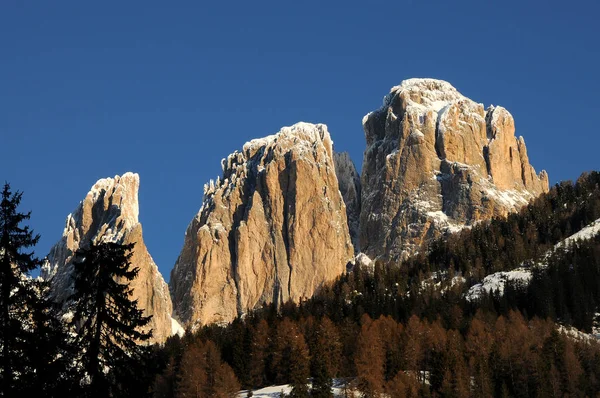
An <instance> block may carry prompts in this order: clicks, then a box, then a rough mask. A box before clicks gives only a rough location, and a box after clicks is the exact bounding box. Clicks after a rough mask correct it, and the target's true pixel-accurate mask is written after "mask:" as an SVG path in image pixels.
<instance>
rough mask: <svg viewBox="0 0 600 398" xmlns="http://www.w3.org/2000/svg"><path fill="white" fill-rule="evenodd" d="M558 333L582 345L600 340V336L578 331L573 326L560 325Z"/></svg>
mask: <svg viewBox="0 0 600 398" xmlns="http://www.w3.org/2000/svg"><path fill="white" fill-rule="evenodd" d="M558 331H559V332H560V333H562V334H564V335H566V336H567V337H569V338H570V339H571V340H575V341H579V342H582V343H591V342H594V341H598V340H600V336H598V335H594V334H589V333H584V332H582V331H580V330H577V329H576V328H574V327H573V326H564V325H559V326H558Z"/></svg>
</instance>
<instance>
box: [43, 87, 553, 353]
mask: <svg viewBox="0 0 600 398" xmlns="http://www.w3.org/2000/svg"><path fill="white" fill-rule="evenodd" d="M363 128H364V132H365V151H364V156H363V159H362V168H361V174H360V175H359V173H358V172H357V169H356V167H355V165H354V163H353V161H352V160H351V159H350V157H349V155H348V154H347V153H337V152H335V150H334V144H333V140H332V135H333V133H330V132H329V130H328V128H327V126H326V125H324V124H310V123H297V124H295V125H293V126H289V127H283V128H282V129H281V130H280V131H279V132H277V133H275V134H273V135H269V136H266V137H264V138H258V139H255V140H252V141H250V142H247V143H245V144H244V145H242V146H241V148H240V150H238V151H236V152H234V153H232V154H230V155H228V156H227V157H226V158H224V159H223V160H222V163H221V166H222V175H221V176H219V177H217V178H216V180H215V181H212V180H211V181H210V182H209V183H207V184H206V185H205V187H204V198H203V200H202V203H201V204H200V210H199V211H198V213H197V214H196V216H194V218H193V219H192V220H191V222H190V224H189V226H188V227H187V230H186V231H185V235H184V238H183V243H182V249H181V252H180V254H179V257H178V259H177V261H176V263H175V265H174V267H173V270H172V271H171V275H170V281H169V285H168V286H167V284H166V283H165V281H164V279H163V277H162V276H161V275H160V273H159V271H158V268H157V266H156V264H155V263H154V261H153V260H152V257H151V255H150V252H149V249H148V248H147V247H146V246H145V244H144V239H143V232H142V226H141V224H140V223H139V220H138V214H139V203H138V189H139V184H140V178H139V176H138V175H137V174H134V173H129V172H128V173H124V174H123V175H121V176H115V177H114V178H105V179H102V180H99V181H98V182H96V183H95V184H94V185H93V186H92V188H91V190H90V191H89V192H88V194H87V195H86V196H85V198H84V200H83V201H82V202H81V203H80V204H79V205H78V206H77V207H76V209H75V210H74V211H73V213H71V214H69V215H68V216H67V219H66V225H65V229H64V232H63V235H62V237H61V239H60V240H59V241H58V242H57V243H56V245H55V246H54V247H53V248H52V249H51V251H50V253H49V254H48V256H47V259H46V263H45V265H44V268H43V271H42V277H43V278H44V279H46V280H48V281H50V282H51V285H52V290H53V294H54V297H55V298H56V299H57V300H59V301H61V300H62V301H64V300H65V299H66V297H68V295H69V292H70V291H71V289H72V286H71V278H70V275H71V273H72V259H73V254H74V253H75V251H76V250H77V249H79V248H81V247H84V246H86V245H89V244H90V243H92V242H103V241H110V242H120V243H135V249H134V256H133V258H132V265H133V266H137V267H139V268H140V274H139V276H138V278H137V279H136V280H135V282H134V284H133V288H134V295H135V298H136V299H137V300H138V302H139V304H140V307H141V308H144V310H145V313H146V315H152V316H153V319H152V324H151V325H150V327H151V328H152V329H153V330H154V339H155V341H158V342H162V341H165V340H166V338H167V337H169V336H170V335H172V334H173V333H181V330H182V327H185V328H190V329H192V330H193V329H196V328H198V327H201V326H204V325H209V324H214V323H216V324H228V323H230V322H232V321H233V320H234V319H236V318H237V317H242V316H244V315H245V314H247V313H248V312H250V311H252V310H253V309H257V308H260V307H262V306H263V305H266V304H271V303H274V304H276V305H278V306H281V305H283V304H284V303H286V302H288V301H293V302H296V303H298V302H301V301H303V300H306V299H309V298H311V297H312V296H313V295H314V294H315V292H317V291H319V289H321V288H323V287H324V286H326V285H328V284H330V283H332V282H333V281H335V280H336V279H337V278H339V277H340V276H342V275H343V274H345V273H346V272H349V271H350V270H351V269H352V268H353V267H354V266H355V264H357V263H358V264H362V265H369V264H373V263H374V262H379V263H384V264H386V266H388V267H393V266H395V265H398V264H401V262H402V261H404V260H407V259H410V258H411V257H413V256H415V255H417V254H419V253H423V252H424V251H427V250H428V247H429V244H430V243H431V242H433V241H435V240H438V239H444V238H447V237H448V236H450V235H452V234H455V233H457V232H460V231H462V230H468V229H470V228H473V226H475V225H477V224H479V223H481V222H482V221H485V220H489V219H492V218H493V217H506V216H507V215H509V214H511V213H514V212H516V211H518V210H519V209H521V208H522V207H523V206H525V205H527V204H528V203H529V202H530V201H532V200H533V199H535V198H536V197H538V196H539V195H540V194H543V193H545V192H548V190H549V180H548V175H547V174H546V172H544V171H542V172H540V173H537V172H536V171H535V170H534V168H533V166H532V165H530V164H529V159H528V156H527V149H526V146H525V141H524V139H523V137H521V136H519V137H517V136H515V122H514V120H513V117H512V116H511V114H510V113H509V112H508V111H507V110H506V109H504V108H502V107H500V106H491V105H490V106H488V107H487V108H486V107H484V105H482V104H480V103H477V102H475V101H473V100H471V99H469V98H466V97H465V96H463V95H462V94H460V93H459V92H458V90H456V89H455V88H454V87H453V86H452V85H451V84H450V83H448V82H445V81H441V80H435V79H409V80H405V81H403V82H402V83H401V84H400V85H399V86H395V87H393V88H391V90H390V92H389V93H388V94H387V95H385V97H384V99H383V104H382V106H381V108H379V109H376V110H374V111H372V112H369V113H368V114H367V115H366V116H365V117H364V118H363ZM174 200H176V198H175V199H174ZM180 325H181V326H180Z"/></svg>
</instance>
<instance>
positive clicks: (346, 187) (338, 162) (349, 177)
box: [333, 152, 360, 253]
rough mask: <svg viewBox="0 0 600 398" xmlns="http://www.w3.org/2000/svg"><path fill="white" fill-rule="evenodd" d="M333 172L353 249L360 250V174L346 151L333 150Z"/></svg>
mask: <svg viewBox="0 0 600 398" xmlns="http://www.w3.org/2000/svg"><path fill="white" fill-rule="evenodd" d="M333 161H334V163H335V174H336V176H337V179H338V183H339V186H340V193H341V194H342V198H344V203H345V204H346V216H347V218H348V229H349V230H350V238H351V239H352V245H353V246H354V251H355V252H356V253H358V252H359V251H360V245H359V240H358V236H359V230H360V228H359V225H360V176H359V175H358V172H357V171H356V167H354V163H353V162H352V160H351V159H350V155H349V154H348V152H334V153H333Z"/></svg>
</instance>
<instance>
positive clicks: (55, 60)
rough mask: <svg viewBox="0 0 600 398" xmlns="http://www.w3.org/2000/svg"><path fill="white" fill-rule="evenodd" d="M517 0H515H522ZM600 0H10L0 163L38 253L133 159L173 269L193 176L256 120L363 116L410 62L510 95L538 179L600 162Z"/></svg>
mask: <svg viewBox="0 0 600 398" xmlns="http://www.w3.org/2000/svg"><path fill="white" fill-rule="evenodd" d="M524 3H526V5H524ZM598 15H600V5H599V2H598V1H591V0H590V1H577V0H575V1H568V2H566V1H522V0H521V1H512V0H511V1H503V2H481V1H435V0H428V1H423V0H421V1H400V0H397V1H393V2H376V1H369V2H366V1H364V2H354V1H343V2H342V1H340V2H334V1H325V0H321V1H295V2H290V1H283V0H280V1H273V2H266V1H239V2H237V1H224V2H217V1H215V2H210V3H208V2H203V1H189V2H179V1H174V2H165V1H160V2H158V1H144V2H141V1H140V2H134V1H119V2H116V1H104V2H90V1H60V0H57V1H41V0H39V1H20V0H3V1H2V3H1V4H0V76H1V77H0V79H1V80H0V83H1V84H0V109H1V111H0V112H1V113H0V180H7V181H9V182H10V183H11V185H12V186H13V188H14V189H19V190H22V191H24V201H23V206H22V210H32V211H33V215H32V219H31V223H30V224H31V226H32V227H33V228H34V229H35V230H36V231H37V232H38V233H40V234H41V235H42V240H41V242H40V244H39V245H38V247H37V253H38V255H39V256H44V255H45V254H46V253H47V252H48V250H49V248H50V247H51V245H52V244H53V243H54V242H56V241H57V240H58V239H59V238H60V235H61V233H62V230H63V227H64V221H65V217H66V216H67V214H68V213H70V212H71V211H72V210H73V209H74V208H75V207H76V206H77V204H78V202H79V201H80V200H82V199H83V197H84V196H85V194H86V193H87V192H88V190H89V188H90V187H91V186H92V184H93V183H94V182H95V181H96V180H97V179H99V178H102V177H107V176H114V175H115V174H122V173H124V172H126V171H135V172H138V173H139V174H140V177H141V189H140V218H141V221H142V224H143V226H144V236H145V240H146V243H147V245H148V247H149V250H150V252H151V254H152V255H153V257H154V259H155V261H156V262H157V264H158V265H159V267H160V269H161V271H162V273H163V275H164V276H165V278H167V279H168V277H169V272H170V270H171V268H172V266H173V264H174V262H175V260H176V258H177V255H178V254H179V250H180V249H181V245H182V243H183V236H184V232H185V229H186V227H187V225H188V223H189V222H190V220H191V219H192V217H193V216H194V215H195V214H196V212H197V211H198V209H199V208H200V205H201V200H202V186H203V184H204V183H205V182H206V181H208V179H209V178H215V177H216V176H217V175H218V174H219V173H220V160H221V158H223V157H225V156H227V154H229V153H230V152H232V151H234V150H235V149H238V148H240V147H241V146H242V145H243V143H244V142H246V141H247V140H250V139H251V138H255V137H260V136H264V135H268V134H272V133H274V132H276V131H278V130H279V128H280V127H281V126H285V125H290V124H293V123H295V122H297V121H309V122H322V123H326V124H327V125H328V126H329V130H330V132H331V134H332V136H333V139H334V142H335V145H336V149H337V150H347V151H349V152H350V153H351V155H352V158H353V159H354V161H355V163H357V165H358V166H360V163H361V162H362V152H363V150H364V135H363V131H362V126H361V119H362V117H363V115H364V114H366V113H367V112H369V111H370V110H373V109H375V108H377V107H379V106H380V104H381V99H382V97H383V96H384V95H385V94H386V93H387V92H388V90H389V88H390V87H392V86H394V85H396V84H399V83H400V82H401V81H402V80H403V79H406V78H410V77H433V78H439V79H444V80H448V81H449V82H451V83H452V84H453V85H454V86H455V87H456V88H457V89H458V90H459V91H461V92H462V93H463V94H464V95H466V96H468V97H470V98H472V99H474V100H475V101H478V102H482V103H484V104H485V105H486V106H487V105H489V104H490V103H493V104H496V105H497V104H499V105H503V106H505V107H506V108H507V109H508V110H509V111H510V112H511V113H512V114H513V115H514V117H515V120H516V126H517V134H518V135H523V136H524V137H525V140H526V142H527V145H528V149H529V157H530V160H531V163H532V164H533V165H534V166H535V168H536V170H538V171H539V170H541V169H546V170H547V171H548V173H549V175H550V179H551V181H552V182H553V183H554V182H557V181H559V180H563V179H575V178H576V177H577V176H578V175H579V174H580V173H581V172H583V171H585V170H591V169H599V168H600V167H599V166H600V164H599V162H598V149H599V148H598V147H599V144H600V139H599V138H598V137H599V136H600V131H599V129H598V119H599V117H600V111H599V108H600V103H599V100H598V98H599V97H598V96H599V94H598V93H599V92H600V78H599V75H598V74H599V72H600V45H599V40H600V27H599V26H600V24H599V22H598Z"/></svg>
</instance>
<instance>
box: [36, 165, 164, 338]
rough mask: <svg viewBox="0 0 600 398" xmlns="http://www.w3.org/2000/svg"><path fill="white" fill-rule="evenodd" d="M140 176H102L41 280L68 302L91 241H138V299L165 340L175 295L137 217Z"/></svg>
mask: <svg viewBox="0 0 600 398" xmlns="http://www.w3.org/2000/svg"><path fill="white" fill-rule="evenodd" d="M139 186H140V178H139V176H138V175H137V174H134V173H125V174H123V175H122V176H115V177H114V178H103V179H101V180H98V182H96V184H94V186H93V187H92V189H91V190H90V191H89V192H88V194H87V195H86V197H85V199H84V200H83V201H82V202H81V203H80V204H79V206H77V208H76V209H75V211H74V212H73V213H71V214H69V215H68V216H67V221H66V225H65V229H64V232H63V236H62V238H61V240H60V241H59V242H58V243H57V244H56V245H54V246H53V247H52V249H51V250H50V254H48V257H47V261H46V263H45V264H44V267H43V268H42V278H44V279H46V280H50V281H51V287H52V292H53V295H54V297H55V298H56V299H57V301H59V302H64V301H65V300H67V298H68V297H69V296H70V295H71V294H72V292H73V290H72V289H73V281H72V274H73V264H72V260H73V256H74V254H75V252H76V251H77V250H78V249H79V248H82V247H86V246H88V245H89V244H90V243H92V242H93V243H99V242H116V243H122V244H129V243H135V247H134V249H133V256H132V258H131V266H132V267H139V268H140V271H139V274H138V276H137V278H135V279H134V280H133V281H132V282H131V285H130V286H131V287H132V288H133V299H135V300H138V305H139V308H142V309H144V316H149V315H152V320H151V321H150V324H149V327H150V328H152V329H153V340H154V341H158V342H163V341H165V340H166V338H167V337H169V336H170V335H171V334H172V321H171V312H172V305H171V298H170V296H169V289H168V286H167V284H166V283H165V281H164V279H163V277H162V275H161V274H160V272H159V271H158V267H157V266H156V264H155V263H154V260H152V257H151V256H150V253H148V249H147V248H146V245H145V244H144V239H143V237H142V224H140V222H139V220H138V214H139V205H138V189H139Z"/></svg>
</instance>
